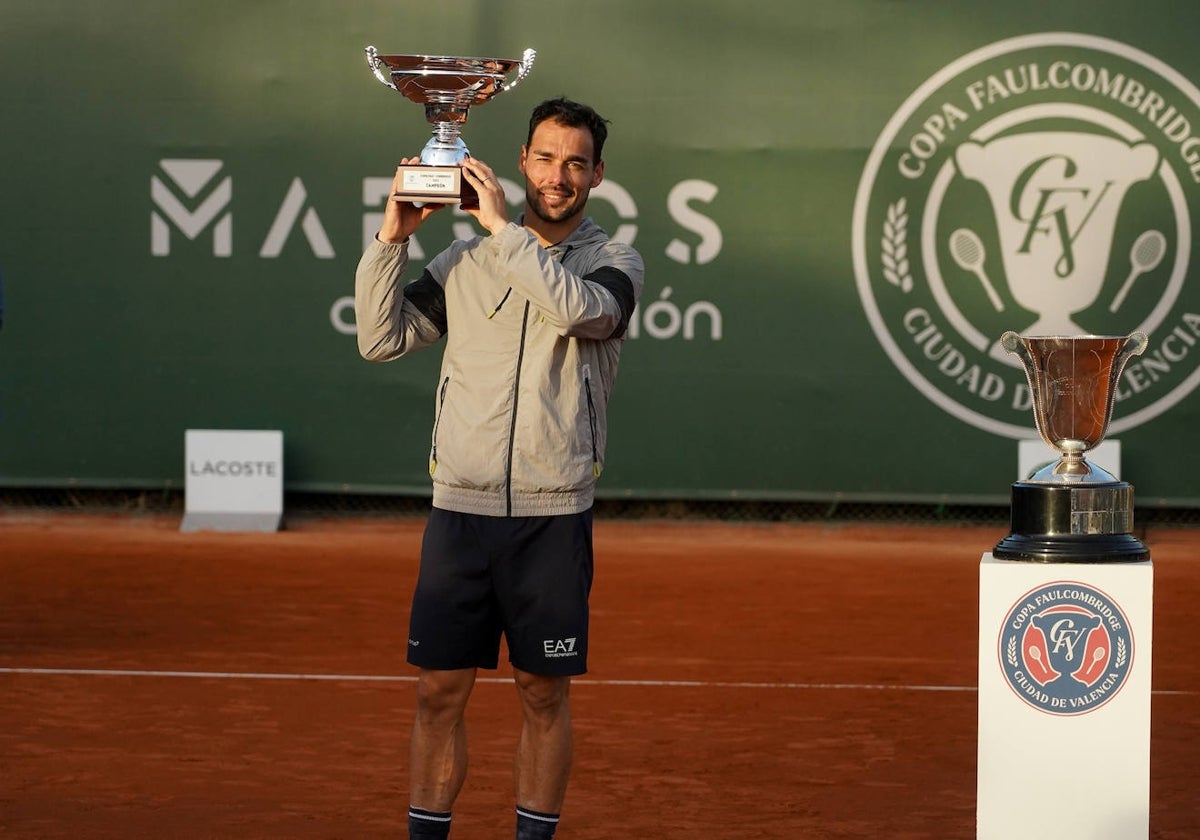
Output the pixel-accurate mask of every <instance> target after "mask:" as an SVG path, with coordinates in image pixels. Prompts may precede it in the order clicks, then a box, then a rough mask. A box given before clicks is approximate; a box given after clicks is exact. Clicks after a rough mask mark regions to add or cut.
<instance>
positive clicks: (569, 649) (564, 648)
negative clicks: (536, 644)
mask: <svg viewBox="0 0 1200 840" xmlns="http://www.w3.org/2000/svg"><path fill="white" fill-rule="evenodd" d="M542 649H543V650H544V651H545V652H546V656H574V655H575V639H574V638H570V639H546V640H545V641H544V642H542Z"/></svg>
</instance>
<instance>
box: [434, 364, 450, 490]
mask: <svg viewBox="0 0 1200 840" xmlns="http://www.w3.org/2000/svg"><path fill="white" fill-rule="evenodd" d="M449 387H450V374H446V376H444V377H443V378H442V384H441V385H439V386H438V394H437V404H436V405H435V406H434V410H433V435H432V439H431V441H430V446H429V474H430V475H433V474H434V472H435V471H436V470H437V445H438V428H439V427H440V426H441V425H442V411H443V410H445V408H446V389H447V388H449Z"/></svg>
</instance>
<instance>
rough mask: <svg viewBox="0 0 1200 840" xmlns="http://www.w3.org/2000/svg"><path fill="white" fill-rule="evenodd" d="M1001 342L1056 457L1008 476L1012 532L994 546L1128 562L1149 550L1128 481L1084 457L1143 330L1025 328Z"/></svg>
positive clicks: (1058, 558)
mask: <svg viewBox="0 0 1200 840" xmlns="http://www.w3.org/2000/svg"><path fill="white" fill-rule="evenodd" d="M1000 344H1001V346H1002V347H1003V348H1004V349H1005V350H1007V351H1008V352H1009V353H1012V354H1013V355H1015V356H1017V358H1019V359H1020V360H1021V363H1022V365H1023V366H1024V368H1025V375H1026V377H1027V378H1028V380H1029V393H1030V396H1031V398H1032V400H1033V416H1034V421H1035V423H1036V425H1037V430H1038V431H1039V432H1040V433H1041V436H1042V440H1044V441H1045V442H1046V444H1047V445H1049V446H1050V447H1052V448H1053V449H1055V450H1056V451H1057V452H1058V455H1059V458H1058V460H1057V461H1056V462H1054V463H1052V464H1050V465H1049V466H1046V467H1044V468H1043V469H1041V470H1038V471H1037V472H1036V473H1034V474H1033V475H1032V476H1030V477H1029V478H1028V479H1025V480H1022V481H1018V482H1016V483H1015V484H1013V486H1012V533H1011V534H1009V535H1008V536H1007V537H1005V538H1004V539H1002V540H1001V541H1000V542H999V543H997V545H996V547H995V549H994V550H993V551H992V554H993V556H995V557H997V558H999V559H1003V560H1031V561H1037V562H1044V563H1054V562H1060V563H1096V562H1132V561H1139V560H1147V559H1149V557H1150V552H1149V550H1148V549H1147V548H1146V546H1145V544H1144V543H1142V541H1141V540H1139V539H1137V538H1136V537H1135V536H1133V534H1132V533H1131V532H1132V530H1133V486H1132V485H1130V484H1128V483H1127V482H1124V481H1119V480H1117V479H1116V478H1115V477H1114V476H1113V475H1112V474H1111V473H1109V472H1108V471H1107V470H1104V469H1102V468H1100V467H1098V466H1096V465H1095V464H1092V463H1091V462H1089V461H1088V460H1087V458H1085V457H1084V453H1085V452H1087V451H1088V450H1090V449H1094V448H1095V447H1096V446H1097V445H1099V443H1100V442H1101V441H1102V440H1103V439H1104V435H1105V433H1106V432H1107V430H1108V424H1109V421H1110V420H1111V419H1112V407H1113V400H1114V399H1115V397H1116V392H1117V382H1118V380H1119V379H1120V377H1121V372H1122V371H1123V370H1124V368H1125V363H1126V362H1128V361H1129V359H1130V358H1132V357H1133V356H1136V355H1139V354H1140V353H1142V352H1143V351H1144V350H1145V349H1146V344H1147V339H1146V335H1145V334H1144V333H1140V332H1135V333H1132V334H1131V335H1128V336H1125V337H1120V336H1093V335H1085V336H1071V337H1062V336H1036V337H1022V336H1020V335H1017V334H1016V333H1015V332H1011V331H1010V332H1006V333H1004V335H1003V336H1001V338H1000Z"/></svg>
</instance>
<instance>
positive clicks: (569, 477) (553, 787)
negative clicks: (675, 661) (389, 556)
mask: <svg viewBox="0 0 1200 840" xmlns="http://www.w3.org/2000/svg"><path fill="white" fill-rule="evenodd" d="M607 134H608V129H607V121H606V120H604V119H603V118H602V117H600V116H599V115H598V114H597V113H596V112H595V111H593V110H592V109H591V108H589V107H587V106H584V105H580V104H578V103H575V102H571V101H569V100H566V99H554V100H550V101H547V102H544V103H542V104H541V105H538V106H537V108H535V109H534V111H533V114H532V116H531V117H530V120H529V134H528V137H527V140H526V143H525V145H524V146H523V147H522V149H521V154H520V159H519V168H520V171H521V173H522V174H523V175H524V176H525V211H524V213H523V214H522V215H521V216H520V217H519V218H518V219H517V220H516V221H515V222H513V221H510V220H509V216H508V205H507V203H506V201H505V197H504V192H503V189H502V187H501V185H500V184H499V182H498V180H497V178H496V174H495V173H494V172H493V171H492V169H491V167H489V166H488V165H487V164H485V163H484V162H483V161H480V160H477V159H474V158H468V159H467V160H466V161H464V163H463V164H462V171H463V177H464V179H465V180H466V181H467V182H468V183H469V184H470V185H471V186H472V187H474V188H475V190H476V192H478V194H479V204H478V207H475V208H469V209H468V208H465V209H467V212H469V213H470V214H471V215H472V216H473V217H475V219H476V220H478V222H479V223H480V224H481V225H482V226H483V228H484V229H486V230H487V231H488V235H487V236H480V237H476V238H474V239H472V240H471V241H469V242H455V243H453V244H452V245H450V247H448V248H447V249H446V250H445V251H443V252H442V253H441V254H439V255H438V256H437V257H435V258H434V259H433V261H432V262H430V263H429V265H428V266H427V267H426V268H425V270H424V271H423V272H422V274H421V275H420V277H419V278H418V279H417V280H415V281H413V282H411V283H409V284H408V285H403V286H402V285H401V283H400V278H401V275H402V274H403V273H404V270H405V267H406V265H407V261H408V260H407V250H408V239H409V237H410V236H411V235H412V234H413V233H414V232H415V231H416V230H417V229H418V228H419V227H420V226H421V224H422V223H423V222H424V221H425V220H426V219H428V218H429V216H430V215H431V214H433V213H434V212H436V211H437V210H438V209H439V207H438V206H436V205H432V206H431V205H425V206H423V207H416V206H414V205H413V204H411V203H408V202H403V201H397V200H392V201H389V202H388V206H387V209H386V211H385V213H384V221H383V225H382V226H381V228H380V230H379V233H378V234H377V235H376V239H377V241H376V242H374V243H372V244H371V245H370V247H368V248H367V250H366V252H365V253H364V254H363V257H362V260H361V261H360V263H359V266H358V272H357V274H356V277H355V314H356V317H357V321H358V346H359V351H360V352H361V353H362V355H363V357H364V358H366V359H369V360H372V361H387V360H390V359H394V358H396V357H398V356H402V355H406V354H408V353H412V352H415V351H417V350H421V349H423V348H425V347H428V346H429V345H431V344H433V343H435V342H436V341H438V340H439V339H440V338H441V337H442V336H445V337H446V347H445V350H444V353H443V357H442V366H441V374H440V376H439V382H438V386H437V391H436V395H435V413H434V421H433V435H432V445H431V448H430V459H429V471H430V474H431V476H432V477H433V509H432V510H431V512H430V516H429V521H428V523H427V525H426V530H425V538H424V542H423V544H422V548H421V569H420V573H419V576H418V581H417V586H416V591H415V592H414V594H413V604H412V615H411V618H410V626H409V641H408V661H409V662H410V663H411V664H413V665H416V666H417V667H418V668H419V669H420V676H419V680H418V686H417V711H416V719H415V721H414V724H413V732H412V740H411V743H410V747H409V778H410V803H409V837H410V838H445V837H448V836H449V831H450V815H451V808H452V806H453V804H454V800H455V797H456V796H457V795H458V792H459V790H460V789H461V787H462V784H463V781H464V779H465V777H466V769H467V738H466V731H465V728H464V722H463V716H464V712H465V710H466V706H467V700H468V698H469V697H470V694H471V689H472V687H473V685H474V682H475V676H476V670H477V669H478V668H495V667H496V666H497V663H498V657H499V645H500V636H501V634H503V635H504V637H505V640H506V642H507V645H508V650H509V661H510V662H511V663H512V665H513V673H514V679H515V682H516V686H517V691H518V696H519V697H520V705H521V711H522V726H521V733H520V738H519V740H518V744H517V754H516V761H515V772H514V778H515V784H516V806H517V833H516V836H517V838H518V840H541V839H542V838H550V837H553V835H554V831H555V829H556V827H557V824H558V818H559V814H560V812H561V810H562V804H563V798H564V796H565V794H566V787H567V778H568V775H569V772H570V767H571V750H572V740H571V717H570V708H569V700H568V694H569V689H570V680H571V677H572V676H574V675H577V674H582V673H584V672H585V671H586V668H587V648H588V594H589V592H590V589H591V582H592V501H593V490H594V486H595V482H596V479H597V477H599V475H600V471H601V468H602V466H603V463H604V451H605V443H606V438H607V432H606V406H607V403H608V398H609V394H610V393H611V391H612V387H613V382H614V380H615V377H616V373H617V362H618V359H619V357H620V353H621V345H622V343H623V341H624V336H625V331H626V327H627V325H628V323H629V319H630V318H631V317H632V316H633V310H634V306H635V305H636V304H637V299H638V296H639V295H640V294H641V290H642V282H643V273H644V270H643V265H642V259H641V257H640V256H639V255H638V253H637V252H636V251H635V250H634V249H633V248H631V247H630V246H628V245H623V244H621V243H617V242H613V241H611V240H610V239H609V238H608V235H607V234H606V233H605V232H604V231H603V230H601V229H600V228H599V227H598V226H597V225H596V224H595V223H594V222H592V220H591V219H589V218H586V217H585V216H584V210H585V208H586V206H587V200H588V195H589V193H590V191H591V190H592V189H593V188H595V187H597V186H599V184H600V182H601V180H603V178H604V160H603V158H602V152H603V148H604V141H605V139H606V137H607ZM416 162H417V161H416V159H415V158H414V159H405V160H403V161H401V163H403V164H407V163H416ZM399 187H400V184H399V176H397V181H396V183H395V184H394V185H393V192H395V191H396V190H398V189H399Z"/></svg>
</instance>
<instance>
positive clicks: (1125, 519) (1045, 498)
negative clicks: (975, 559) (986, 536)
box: [992, 481, 1150, 563]
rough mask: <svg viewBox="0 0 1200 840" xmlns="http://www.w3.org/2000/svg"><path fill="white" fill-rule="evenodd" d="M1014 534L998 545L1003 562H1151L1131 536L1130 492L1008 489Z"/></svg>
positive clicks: (1123, 485)
mask: <svg viewBox="0 0 1200 840" xmlns="http://www.w3.org/2000/svg"><path fill="white" fill-rule="evenodd" d="M1011 519H1012V533H1011V534H1009V535H1008V536H1007V537H1005V538H1004V539H1002V540H1001V541H1000V542H998V543H997V544H996V547H995V548H994V549H993V550H992V555H993V556H994V557H997V558H999V559H1001V560H1026V561H1032V562H1036V563H1131V562H1137V561H1141V560H1149V559H1150V550H1149V549H1148V548H1146V545H1145V543H1143V542H1142V541H1141V540H1139V539H1138V538H1137V537H1135V536H1133V534H1131V533H1130V532H1131V531H1132V530H1133V486H1132V485H1131V484H1128V483H1127V482H1124V481H1112V482H1107V483H1104V484H1074V485H1071V484H1043V483H1038V482H1032V481H1018V482H1017V483H1016V484H1014V485H1013V486H1012V517H1011Z"/></svg>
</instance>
